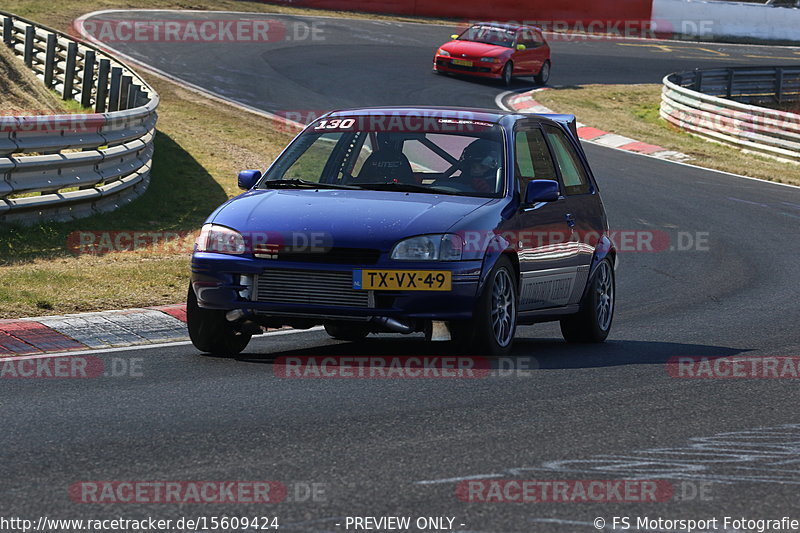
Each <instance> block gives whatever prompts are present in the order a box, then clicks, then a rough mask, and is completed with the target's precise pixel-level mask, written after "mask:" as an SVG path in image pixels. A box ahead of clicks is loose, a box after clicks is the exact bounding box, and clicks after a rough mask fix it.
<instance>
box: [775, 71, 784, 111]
mask: <svg viewBox="0 0 800 533" xmlns="http://www.w3.org/2000/svg"><path fill="white" fill-rule="evenodd" d="M775 98H776V99H777V100H778V103H779V104H780V103H783V102H782V100H783V69H782V68H778V69H777V72H776V73H775Z"/></svg>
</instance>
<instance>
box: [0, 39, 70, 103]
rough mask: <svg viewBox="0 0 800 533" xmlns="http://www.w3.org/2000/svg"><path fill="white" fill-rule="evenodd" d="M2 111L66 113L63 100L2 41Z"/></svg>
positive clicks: (0, 58) (0, 92)
mask: <svg viewBox="0 0 800 533" xmlns="http://www.w3.org/2000/svg"><path fill="white" fill-rule="evenodd" d="M0 95H2V98H0V114H2V115H45V114H52V113H63V112H64V111H65V110H66V107H65V106H64V103H63V102H62V101H61V100H60V99H59V98H58V97H57V96H56V95H55V94H54V93H53V92H51V91H49V90H48V89H46V88H45V86H44V84H43V83H42V82H41V81H39V78H37V77H36V75H35V74H34V73H33V72H31V71H30V70H28V69H27V67H25V63H23V62H22V60H21V59H20V58H19V57H17V56H15V55H14V54H13V53H12V52H11V50H9V49H8V48H7V47H5V46H4V45H2V44H0Z"/></svg>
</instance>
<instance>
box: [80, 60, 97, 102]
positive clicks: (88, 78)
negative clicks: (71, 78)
mask: <svg viewBox="0 0 800 533" xmlns="http://www.w3.org/2000/svg"><path fill="white" fill-rule="evenodd" d="M94 56H95V52H94V50H86V52H84V54H83V83H82V85H81V107H89V106H90V105H91V104H92V87H94Z"/></svg>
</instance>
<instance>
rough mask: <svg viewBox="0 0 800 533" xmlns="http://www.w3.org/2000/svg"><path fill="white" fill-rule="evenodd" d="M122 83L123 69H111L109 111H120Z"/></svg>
mask: <svg viewBox="0 0 800 533" xmlns="http://www.w3.org/2000/svg"><path fill="white" fill-rule="evenodd" d="M121 81H122V67H114V68H112V69H111V89H110V92H109V93H108V111H109V112H113V111H117V110H119V86H120V82H121Z"/></svg>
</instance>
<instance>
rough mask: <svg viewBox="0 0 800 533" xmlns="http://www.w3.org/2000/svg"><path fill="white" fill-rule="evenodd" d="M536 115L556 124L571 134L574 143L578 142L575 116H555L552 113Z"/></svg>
mask: <svg viewBox="0 0 800 533" xmlns="http://www.w3.org/2000/svg"><path fill="white" fill-rule="evenodd" d="M537 115H539V116H540V117H545V118H549V119H550V120H552V121H554V122H558V123H559V124H561V125H562V126H564V127H565V128H566V129H567V130H569V131H571V132H572V136H573V137H575V140H576V141H579V140H580V139H579V138H578V120H577V119H576V118H575V115H556V114H554V113H537Z"/></svg>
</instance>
